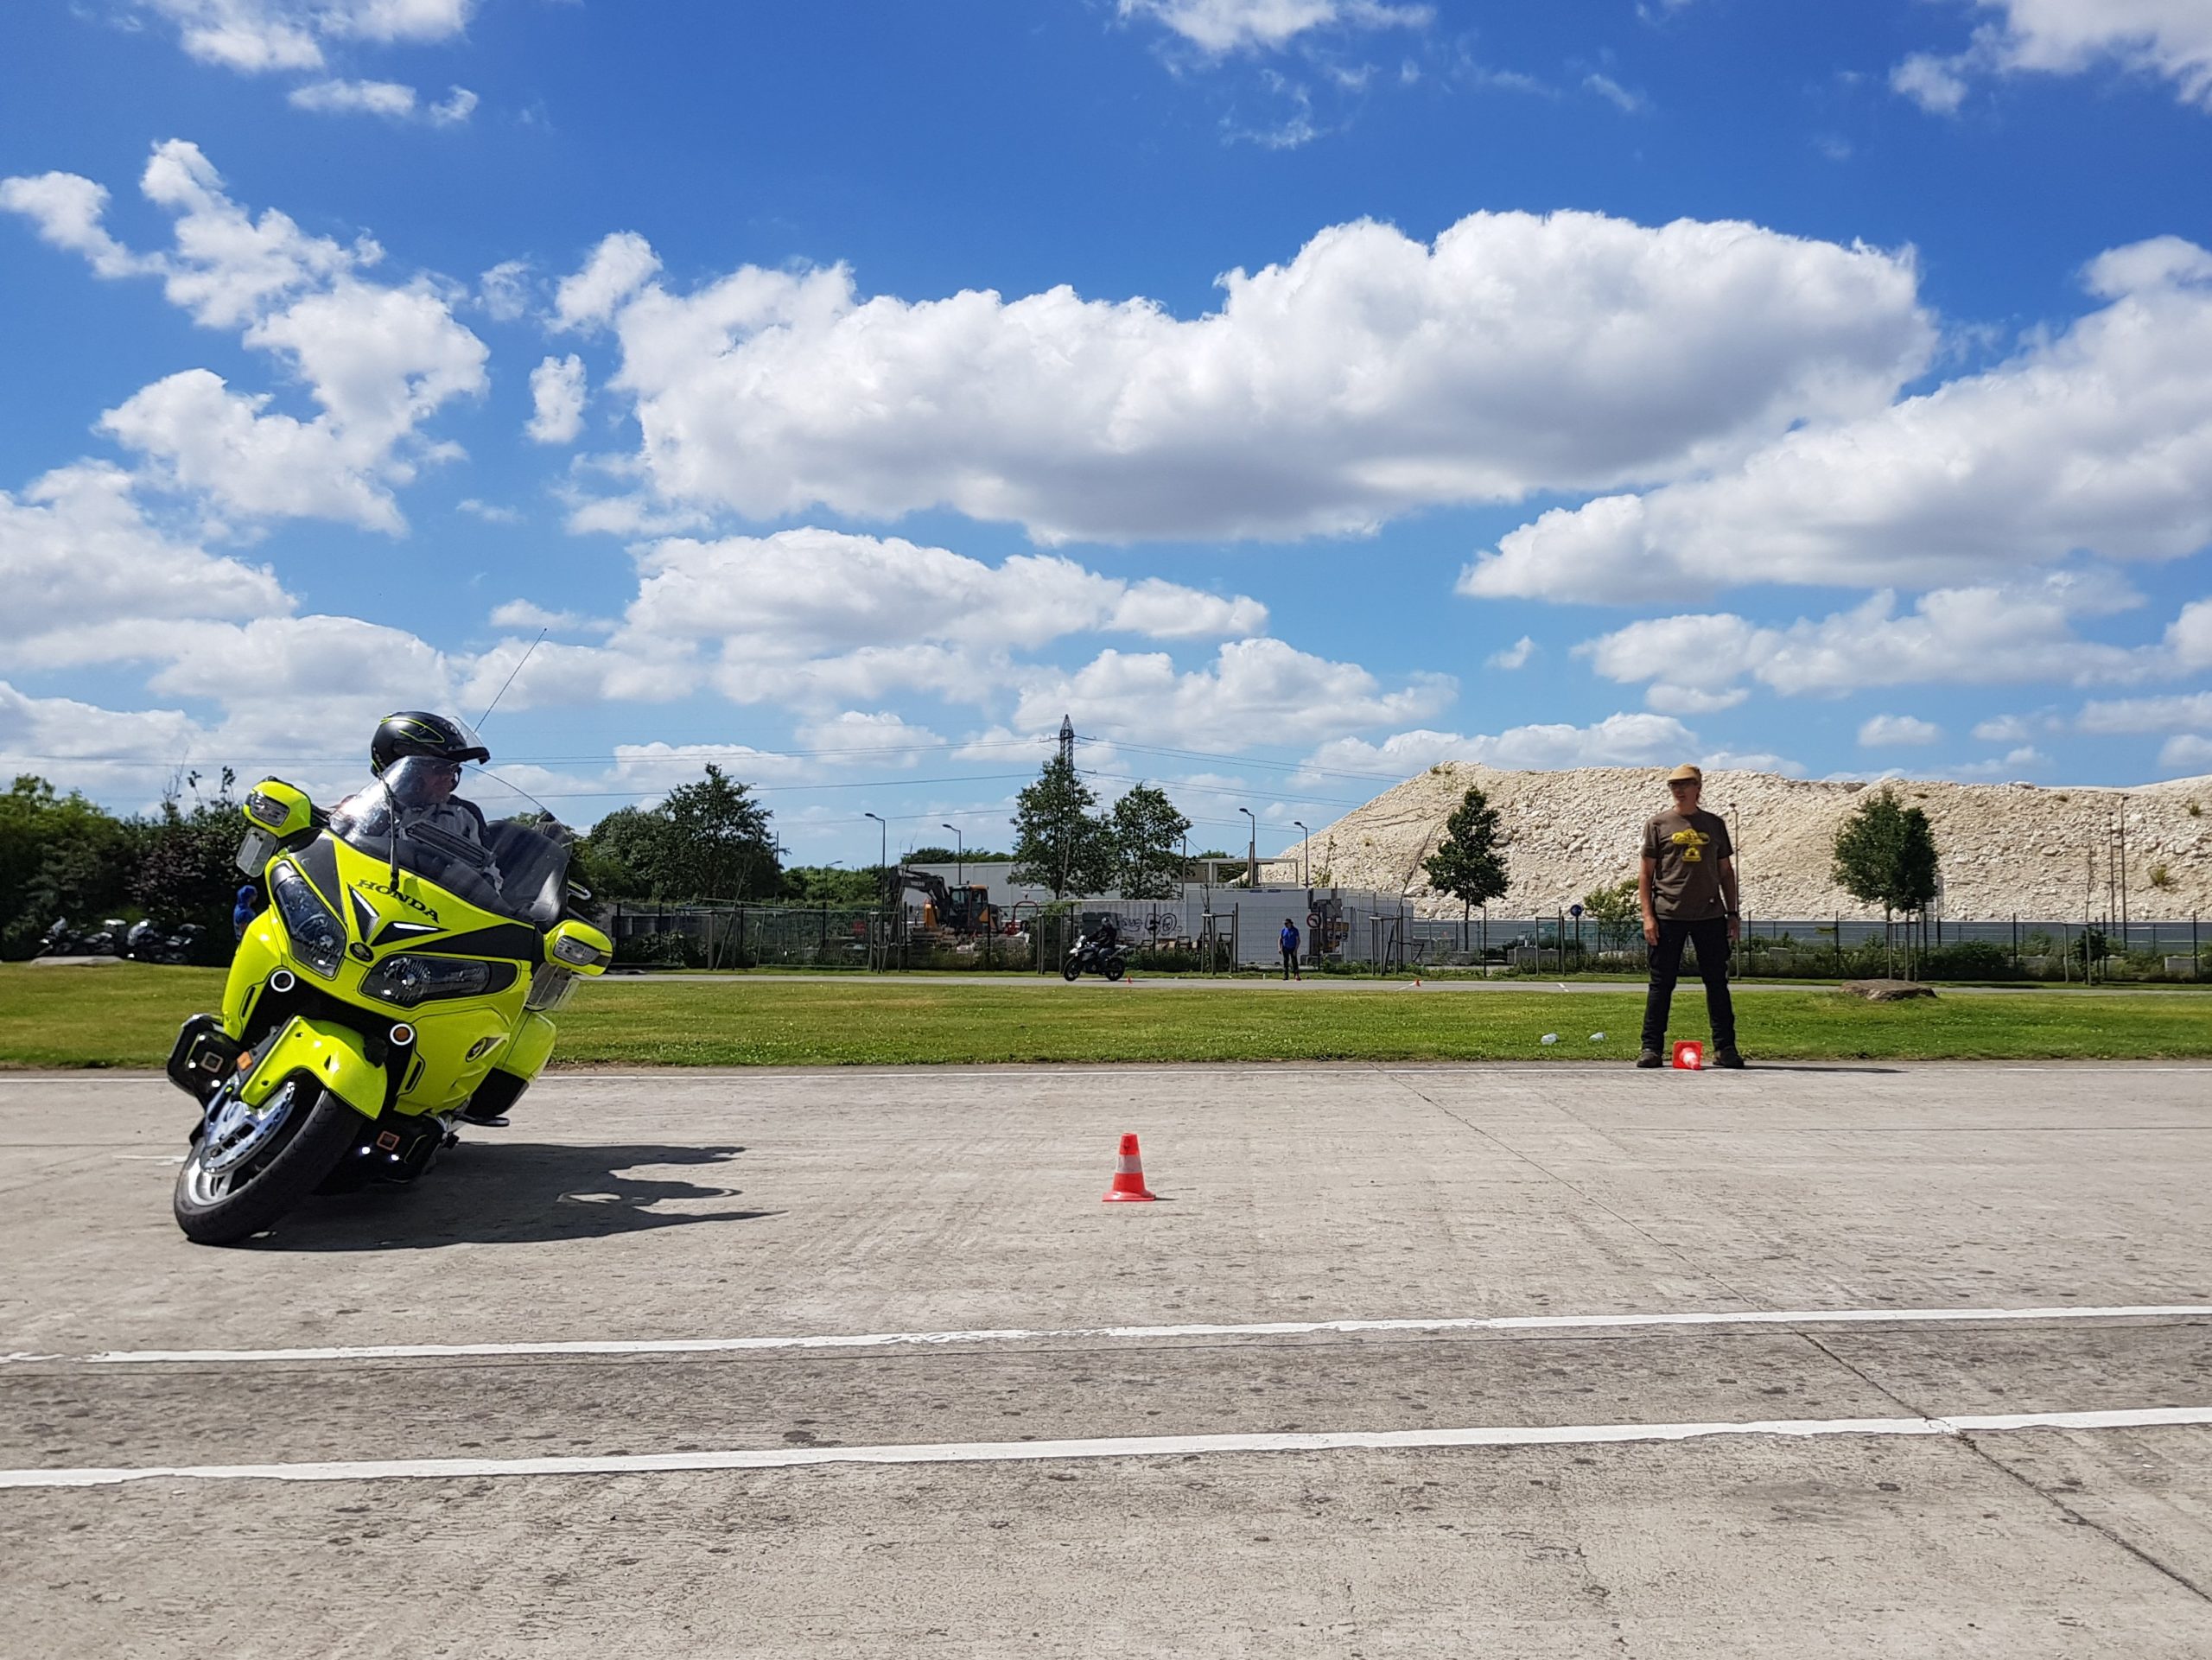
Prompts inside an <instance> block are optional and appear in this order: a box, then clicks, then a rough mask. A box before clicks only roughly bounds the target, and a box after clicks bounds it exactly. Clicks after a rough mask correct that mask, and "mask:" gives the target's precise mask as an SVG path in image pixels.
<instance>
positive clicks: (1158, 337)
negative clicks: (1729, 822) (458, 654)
mask: <svg viewBox="0 0 2212 1660" xmlns="http://www.w3.org/2000/svg"><path fill="white" fill-rule="evenodd" d="M657 266H658V260H657V258H655V256H654V255H653V253H652V249H651V248H650V247H649V246H648V245H646V244H645V242H644V240H643V239H641V238H638V237H635V236H633V235H630V234H627V233H625V234H623V235H620V236H616V237H611V238H609V239H607V240H606V241H605V242H603V243H601V245H600V247H599V248H598V250H597V251H595V252H594V255H593V256H592V258H591V260H590V262H589V263H588V264H587V265H586V267H585V268H584V269H583V270H582V271H580V272H578V273H577V274H576V275H575V276H574V277H570V278H569V280H568V281H567V282H565V283H563V284H562V287H561V292H560V295H559V297H558V299H557V301H556V315H557V318H558V320H559V321H560V322H561V323H562V324H563V325H566V326H577V327H582V326H589V325H593V324H595V323H598V322H600V321H611V322H612V323H613V327H614V328H615V331H616V333H617V335H618V337H619V339H620V346H621V350H622V361H621V366H620V369H619V371H618V372H617V373H616V374H615V376H614V377H613V379H612V381H611V382H610V385H611V387H612V388H613V390H614V391H617V392H620V393H624V394H627V395H628V396H630V397H631V398H633V399H634V400H635V413H636V417H637V419H638V421H639V424H640V426H641V427H642V429H643V430H644V434H645V442H644V445H643V448H642V449H641V450H640V452H639V455H638V457H637V461H638V463H639V467H641V468H642V470H643V473H644V474H645V479H646V480H647V482H648V483H649V485H650V487H652V490H653V491H654V492H656V493H658V496H659V497H660V498H661V499H664V501H666V502H670V503H675V504H682V505H683V506H690V507H696V508H706V509H730V510H734V511H736V512H741V513H743V514H746V515H747V516H750V517H756V518H769V517H776V516H780V515H784V514H787V513H793V512H800V511H803V510H804V509H805V508H807V507H808V506H813V505H817V504H818V505H822V506H828V507H829V508H832V509H834V510H836V511H840V512H850V513H855V514H862V515H868V516H874V517H892V516H895V515H898V514H901V513H905V512H911V511H914V510H918V509H923V508H928V507H931V506H950V507H952V508H955V509H957V510H958V511H959V512H963V513H966V514H968V515H969V516H971V517H974V518H985V519H995V520H1011V521H1014V522H1018V523H1020V524H1021V525H1025V526H1027V528H1028V530H1029V531H1030V532H1031V534H1032V535H1033V537H1037V538H1038V539H1040V540H1044V541H1048V542H1049V541H1053V540H1058V539H1064V538H1070V537H1089V538H1097V539H1107V540H1127V539H1133V538H1138V537H1202V536H1242V535H1291V534H1301V533H1306V532H1313V531H1363V530H1367V529H1370V528H1372V527H1374V526H1376V525H1380V524H1381V523H1383V521H1385V520H1387V519H1389V518H1391V517H1393V516H1394V515H1396V514H1400V513H1404V512H1410V511H1413V510H1414V509H1417V508H1421V507H1423V506H1433V505H1440V504H1446V503H1455V502H1474V501H1496V500H1512V499H1519V498H1521V497H1522V496H1524V495H1526V494H1528V493H1530V492H1532V491H1536V490H1544V489H1560V490H1574V489H1594V488H1604V487H1618V486H1619V485H1621V484H1624V483H1630V482H1642V481H1648V480H1654V479H1665V478H1669V477H1673V476H1675V475H1678V474H1681V473H1682V472H1683V471H1684V470H1686V469H1692V468H1696V467H1706V466H1712V465H1717V464H1719V463H1720V462H1722V461H1726V459H1727V458H1729V457H1730V456H1732V455H1735V454H1738V453H1739V452H1740V451H1742V450H1744V449H1745V448H1750V447H1751V446H1753V445H1756V444H1757V443H1758V442H1763V441H1766V440H1770V439H1772V438H1774V437H1776V436H1779V435H1780V434H1781V433H1782V432H1783V431H1784V430H1785V429H1788V428H1789V426H1790V425H1791V424H1792V423H1796V422H1800V421H1806V420H1814V421H1821V422H1833V421H1835V420H1838V419H1842V418H1847V417H1852V416H1855V415H1862V414H1865V413H1867V412H1868V411H1871V410H1878V409H1880V408H1882V407H1884V406H1885V405H1886V404H1888V403H1889V402H1890V400H1891V398H1893V397H1894V396H1895V394H1896V392H1897V389H1898V387H1899V386H1900V385H1903V384H1904V381H1905V380H1906V379H1907V378H1909V377H1910V376H1911V375H1913V374H1915V373H1916V372H1918V371H1919V369H1920V367H1921V366H1923V364H1924V363H1925V361H1926V360H1927V358H1928V355H1929V351H1930V348H1931V345H1932V342H1933V332H1932V329H1931V328H1930V325H1929V321H1928V319H1927V317H1926V316H1925V315H1923V312H1922V310H1921V308H1920V306H1919V303H1918V300H1917V281H1916V273H1915V269H1914V264H1913V261H1912V259H1911V258H1910V255H1909V254H1901V253H1885V252H1881V251H1875V250H1872V249H1869V248H1866V247H1856V246H1855V247H1841V246H1838V245H1834V244H1832V243H1824V242H1816V241H1810V240H1806V239H1799V238H1795V237H1789V236H1783V235H1780V234H1778V233H1777V232H1770V231H1766V230H1763V229H1761V228H1760V227H1758V226H1752V225H1745V224H1734V223H1717V224H1707V223H1700V222H1697V221H1692V220H1678V221H1676V222H1675V223H1673V224H1670V225H1666V226H1658V227H1656V228H1655V227H1648V226H1640V225H1636V224H1632V223H1630V222H1628V221H1625V220H1622V219H1608V218H1605V217H1603V216H1601V215H1598V214H1593V213H1555V214H1551V215H1548V216H1539V215H1535V214H1529V213H1478V214H1476V215H1473V216H1471V217H1470V218H1468V219H1463V220H1461V221H1460V222H1459V224H1457V225H1455V226H1452V227H1451V228H1450V229H1448V230H1446V231H1445V232H1443V233H1442V234H1441V235H1440V236H1439V237H1438V238H1437V239H1435V241H1434V242H1433V244H1427V245H1425V244H1422V243H1420V242H1416V241H1414V240H1413V239H1410V238H1408V237H1407V236H1405V235H1403V234H1402V232H1398V231H1396V230H1395V229H1393V228H1391V227H1390V226H1384V225H1379V224H1374V223H1370V222H1362V223H1356V224H1350V225H1341V226H1334V227H1332V228H1331V229H1329V230H1326V231H1324V232H1321V233H1320V234H1319V235H1318V236H1316V237H1315V238H1313V240H1312V241H1310V242H1309V243H1308V244H1307V245H1306V247H1305V248H1303V249H1302V250H1301V251H1300V252H1299V254H1298V255H1297V257H1296V258H1294V259H1293V260H1291V261H1290V262H1288V263H1287V264H1282V265H1273V266H1268V268H1266V269H1264V270H1260V271H1258V272H1256V273H1248V272H1244V271H1241V270H1240V271H1234V272H1231V273H1230V274H1229V275H1228V276H1226V277H1224V278H1223V279H1222V285H1223V289H1224V300H1223V302H1222V305H1221V308H1220V309H1219V310H1217V311H1216V312H1214V313H1211V314H1210V315H1205V316H1203V317H1199V318H1196V319H1192V320H1188V321H1185V320H1182V319H1178V318H1176V317H1174V316H1172V315H1169V314H1168V313H1167V312H1166V310H1165V309H1164V308H1162V307H1160V306H1159V305H1157V304H1154V303H1153V302H1148V301H1143V300H1131V301H1124V302H1109V301H1103V300H1086V299H1084V298H1082V297H1080V296H1077V294H1076V293H1075V292H1074V291H1073V290H1072V289H1067V288H1057V289H1050V290H1048V291H1046V292H1044V293H1041V294H1034V295H1031V296H1027V297H1024V298H1020V299H1017V300H1013V301H1007V300H1005V299H1002V298H1001V296H998V295H996V294H993V293H979V292H963V293H961V294H957V295H955V296H951V297H950V298H949V299H944V300H925V301H911V302H910V301H906V300H901V299H898V298H895V297H892V296H879V297H876V298H874V299H862V298H861V296H860V295H859V294H858V293H857V292H856V290H855V284H854V281H853V278H852V276H851V274H850V273H849V271H847V270H844V269H843V268H842V267H839V268H833V269H829V270H814V271H809V272H798V273H794V272H791V271H785V270H762V269H760V268H757V267H750V266H748V267H745V268H743V269H741V270H738V271H736V272H734V273H733V274H731V275H730V276H728V277H723V278H721V280H719V281H716V282H714V283H709V284H708V285H707V286H705V287H703V288H701V289H697V290H696V291H694V292H691V293H689V294H683V295H678V294H674V293H671V292H669V291H668V290H667V289H664V287H663V286H662V285H661V284H660V283H658V281H656V280H654V278H653V273H654V271H655V270H656V269H657Z"/></svg>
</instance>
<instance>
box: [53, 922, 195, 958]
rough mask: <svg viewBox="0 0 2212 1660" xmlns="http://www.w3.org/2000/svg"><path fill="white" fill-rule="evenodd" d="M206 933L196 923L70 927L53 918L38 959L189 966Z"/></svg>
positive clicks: (122, 923) (111, 924)
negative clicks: (111, 959)
mask: <svg viewBox="0 0 2212 1660" xmlns="http://www.w3.org/2000/svg"><path fill="white" fill-rule="evenodd" d="M206 936H207V930H206V929H205V928H202V927H201V926H200V925H199V924H198V923H196V922H188V923H186V924H185V925H183V926H182V927H181V928H167V927H163V926H162V925H160V924H158V923H156V922H154V921H153V920H151V919H148V920H146V921H143V922H125V921H124V919H122V918H121V917H110V918H108V919H106V920H105V922H103V923H101V924H100V925H99V927H97V928H81V929H80V928H73V927H71V926H70V925H69V919H68V918H67V917H57V918H55V919H54V925H53V926H52V927H50V928H48V930H47V931H46V937H45V938H44V939H43V940H42V941H41V943H40V944H39V948H38V955H39V956H41V957H128V958H130V960H131V961H133V962H137V963H189V962H191V961H192V960H193V959H194V956H195V955H196V954H197V953H198V951H199V950H200V940H201V939H203V938H206Z"/></svg>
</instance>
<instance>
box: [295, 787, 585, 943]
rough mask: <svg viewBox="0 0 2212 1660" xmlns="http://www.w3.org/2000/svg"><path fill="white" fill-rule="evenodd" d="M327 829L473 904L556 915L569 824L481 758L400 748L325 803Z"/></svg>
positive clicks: (519, 917) (538, 920)
mask: <svg viewBox="0 0 2212 1660" xmlns="http://www.w3.org/2000/svg"><path fill="white" fill-rule="evenodd" d="M330 831H331V834H332V835H334V836H338V837H339V838H340V839H341V840H342V841H344V842H345V843H346V844H347V845H348V846H349V847H352V848H353V849H356V850H358V851H359V852H361V853H365V854H366V855H369V856H370V857H371V858H373V859H378V860H388V861H391V862H393V863H396V864H397V866H398V867H399V868H401V869H402V870H405V871H409V872H411V873H412V874H413V875H417V876H420V877H421V878H423V880H424V881H429V882H435V883H436V884H437V885H438V886H439V887H442V888H444V889H445V890H446V891H447V892H448V893H449V894H455V895H457V896H458V897H460V898H461V899H463V900H467V902H468V903H469V904H471V905H474V906H478V907H479V908H480V909H483V910H486V911H490V912H493V913H495V914H498V915H499V916H505V917H511V918H512V919H514V920H516V921H518V922H529V923H533V924H535V925H538V926H540V927H550V925H552V924H554V923H556V922H557V921H559V920H560V919H561V913H562V909H563V904H564V902H565V900H566V898H567V893H568V875H569V846H570V844H571V843H573V842H574V840H575V833H574V832H573V831H571V830H569V828H568V827H567V826H566V825H564V824H562V823H561V822H560V821H559V820H558V819H556V818H555V817H553V815H552V814H551V813H550V812H549V811H546V809H545V807H544V806H543V805H542V804H540V803H539V802H538V801H537V800H536V799H535V798H532V797H531V796H530V795H529V794H528V793H526V792H524V791H522V790H519V789H517V788H516V787H515V786H514V785H512V784H510V783H508V782H507V781H506V780H505V779H502V778H499V777H497V776H496V775H494V774H493V773H490V772H488V771H486V769H485V768H483V767H481V766H462V765H461V764H459V763H457V762H454V761H444V760H436V759H435V758H433V757H431V756H429V755H404V756H402V757H401V758H400V759H399V760H396V761H394V762H393V763H392V764H391V766H387V767H385V769H384V773H383V774H382V775H381V776H380V777H378V778H377V779H374V780H372V782H371V783H370V784H369V785H367V786H366V787H365V788H364V789H360V790H357V791H355V792H353V794H352V795H350V796H348V797H346V799H345V800H344V801H343V802H341V803H340V804H339V805H338V806H337V807H336V808H335V809H334V810H333V811H332V813H331V815H330Z"/></svg>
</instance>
